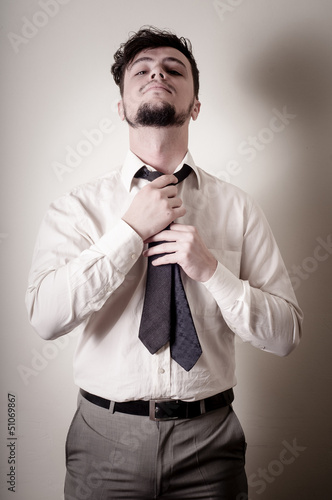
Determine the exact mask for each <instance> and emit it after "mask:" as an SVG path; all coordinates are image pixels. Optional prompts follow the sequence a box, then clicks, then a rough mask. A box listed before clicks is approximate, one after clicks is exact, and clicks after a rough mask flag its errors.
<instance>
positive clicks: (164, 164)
mask: <svg viewBox="0 0 332 500" xmlns="http://www.w3.org/2000/svg"><path fill="white" fill-rule="evenodd" d="M129 144H130V149H131V151H132V152H133V153H134V154H135V155H136V156H138V157H139V158H140V159H141V160H142V161H143V162H144V163H146V164H147V165H150V166H151V167H153V168H155V169H156V170H158V171H159V172H162V173H163V174H171V173H173V172H174V170H175V169H176V167H177V166H178V165H179V164H180V163H181V161H182V160H183V158H184V156H185V155H186V153H187V151H188V126H187V127H185V126H183V127H161V128H154V127H138V128H132V127H129Z"/></svg>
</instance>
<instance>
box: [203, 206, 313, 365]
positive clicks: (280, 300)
mask: <svg viewBox="0 0 332 500" xmlns="http://www.w3.org/2000/svg"><path fill="white" fill-rule="evenodd" d="M203 285H205V287H206V288H207V290H209V292H210V293H211V294H212V295H213V297H214V299H215V300H216V302H217V304H218V306H219V307H220V310H221V312H222V315H223V318H224V319H225V321H226V323H227V325H228V326H229V328H230V329H231V330H232V331H233V332H234V333H235V334H237V335H238V336H239V337H240V338H241V339H242V340H243V341H244V342H249V343H250V344H252V345H253V346H254V347H257V348H259V349H263V350H266V351H267V352H270V353H273V354H276V355H279V356H286V355H287V354H289V353H290V352H291V351H292V350H293V349H294V348H295V347H296V346H297V345H298V343H299V341H300V338H301V324H302V320H303V314H302V311H301V309H300V308H299V306H298V303H297V300H296V297H295V294H294V291H293V288H292V285H291V282H290V279H289V276H288V273H287V270H286V268H285V265H284V262H283V260H282V257H281V255H280V252H279V249H278V247H277V244H276V242H275V239H274V237H273V234H272V232H271V229H270V227H269V225H268V223H267V221H266V219H265V216H264V214H263V213H262V211H261V210H260V208H259V207H258V206H257V205H256V204H254V203H253V204H252V207H251V210H250V213H249V216H248V221H247V224H246V228H245V232H244V236H243V244H242V256H241V270H240V276H239V277H237V276H235V275H234V274H233V273H232V272H231V271H230V270H229V269H227V268H226V267H225V266H224V265H223V263H222V262H218V265H217V268H216V271H215V273H214V274H213V276H212V277H211V278H210V279H209V280H208V281H206V282H205V283H203Z"/></svg>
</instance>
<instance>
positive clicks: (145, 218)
mask: <svg viewBox="0 0 332 500" xmlns="http://www.w3.org/2000/svg"><path fill="white" fill-rule="evenodd" d="M112 73H113V76H114V79H115V82H116V83H117V84H118V85H119V87H120V93H121V100H120V103H119V114H120V117H121V118H122V120H126V121H127V122H128V125H129V139H130V151H129V152H128V155H127V157H126V159H125V162H124V165H123V167H122V169H121V170H113V171H111V172H110V173H108V174H107V175H105V176H103V177H101V178H98V179H96V180H94V181H92V182H90V183H88V184H85V185H83V186H80V187H78V188H76V189H74V190H73V191H72V192H71V193H69V194H66V195H64V196H62V197H61V198H60V199H59V200H57V201H56V202H55V203H53V204H52V205H51V207H50V209H49V211H48V212H47V214H46V216H45V219H44V221H43V224H42V227H41V229H40V232H39V237H38V240H37V244H36V249H35V254H34V260H33V265H32V270H31V273H30V278H29V280H30V285H29V289H28V291H27V307H28V310H29V314H30V320H31V322H32V325H33V326H34V327H35V329H36V330H37V332H38V333H39V334H40V335H41V336H42V337H43V338H45V339H55V338H56V337H58V336H60V335H64V334H66V333H68V332H70V331H72V330H73V329H74V328H79V329H80V330H81V333H80V337H79V341H78V346H77V351H76V355H75V361H74V371H75V382H76V384H77V385H78V386H79V387H80V389H81V391H80V397H79V405H78V409H77V412H76V414H75V417H74V419H73V422H72V425H71V427H70V430H69V433H68V438H67V444H66V460H67V476H66V484H65V498H66V500H70V499H76V500H77V499H87V498H91V499H101V498H103V499H116V500H119V499H124V498H126V499H136V498H137V499H138V498H140V499H145V500H147V499H152V498H153V499H156V498H158V499H164V500H166V499H169V500H171V499H177V500H178V499H190V500H194V499H214V500H215V499H223V500H244V499H247V481H246V475H245V470H244V462H245V447H246V443H245V439H244V435H243V431H242V429H241V426H240V424H239V422H238V420H237V417H236V416H235V414H234V411H233V409H232V406H231V402H232V400H233V392H232V388H233V387H234V385H235V384H236V379H235V375H234V368H235V367H234V337H235V335H238V336H239V337H240V338H241V339H242V340H243V341H245V342H250V343H251V344H252V345H253V346H255V347H257V348H259V349H262V350H266V351H268V352H271V353H275V354H277V355H280V356H284V355H287V354H288V353H289V352H291V351H292V349H293V348H294V347H295V346H296V345H297V344H298V342H299V339H300V335H301V321H302V313H301V310H300V309H299V307H298V305H297V302H296V298H295V296H294V293H293V291H292V288H291V285H290V281H289V278H288V276H287V272H286V269H285V266H284V264H283V261H282V259H281V257H280V254H279V251H278V248H277V246H276V243H275V241H274V239H273V236H272V234H271V231H270V229H269V226H268V224H267V222H266V220H265V218H264V216H263V215H262V213H261V211H260V209H259V208H258V207H257V205H256V204H255V203H254V202H253V201H252V200H251V199H250V198H249V196H247V195H246V194H245V193H243V192H242V191H241V190H239V189H238V188H236V187H234V186H232V185H230V184H227V183H225V182H222V181H221V180H219V179H217V178H215V177H213V176H212V175H210V174H207V173H206V172H204V170H202V169H200V168H199V167H197V166H196V165H195V163H194V160H193V158H192V157H191V155H190V153H189V152H188V127H189V122H190V120H191V119H193V120H196V119H197V117H198V115H199V111H200V102H199V100H198V91H199V81H198V70H197V66H196V62H195V60H194V58H193V55H192V52H191V45H190V42H189V41H186V40H185V39H183V38H181V39H179V38H178V37H177V36H175V35H173V34H171V33H168V32H162V31H159V30H157V29H155V28H145V29H142V30H140V31H139V32H138V33H136V34H134V35H133V36H132V37H131V38H130V39H129V40H128V41H127V43H126V44H123V45H121V47H120V49H119V50H118V51H117V53H116V54H115V63H114V64H113V66H112ZM207 154H208V152H207ZM159 174H163V175H159ZM150 244H151V245H150ZM148 260H149V265H148ZM147 269H148V270H147ZM168 270H171V271H170V273H171V274H170V275H169V276H168V277H167V278H165V276H166V274H164V272H166V273H167V272H168ZM179 270H181V271H180V272H179ZM154 273H159V274H154ZM172 273H173V274H172ZM156 276H157V277H156ZM172 279H173V280H174V281H172V282H171V280H172ZM181 283H182V284H181ZM172 287H173V288H172ZM151 301H152V302H153V301H154V304H151ZM164 303H167V304H166V307H167V308H168V309H167V310H166V312H165V311H164ZM169 316H170V318H169ZM146 317H148V321H150V326H149V327H146V324H145V321H146ZM151 325H152V326H151ZM169 325H171V326H169ZM164 330H165V332H166V340H165V338H163V339H161V340H160V337H162V336H163V335H164ZM147 331H148V333H146V332H147ZM146 335H147V336H146Z"/></svg>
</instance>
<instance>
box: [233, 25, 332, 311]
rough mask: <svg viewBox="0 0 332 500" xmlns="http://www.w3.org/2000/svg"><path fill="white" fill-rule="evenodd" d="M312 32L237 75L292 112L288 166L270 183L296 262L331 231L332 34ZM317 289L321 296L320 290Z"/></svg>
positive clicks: (288, 38)
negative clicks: (273, 184)
mask: <svg viewBox="0 0 332 500" xmlns="http://www.w3.org/2000/svg"><path fill="white" fill-rule="evenodd" d="M315 29H316V31H315V32H313V29H312V30H310V29H308V26H307V25H305V26H302V28H301V27H300V28H297V29H296V30H292V32H289V33H288V34H287V33H285V32H283V33H282V36H281V34H280V38H279V39H278V40H275V43H274V45H273V46H271V45H270V46H267V47H266V48H265V50H264V51H262V52H261V53H260V56H259V59H256V60H248V61H247V63H246V64H245V65H243V66H242V68H241V70H240V73H239V75H238V78H239V80H240V81H241V82H243V86H245V88H246V89H247V90H248V91H249V92H252V93H254V94H256V95H258V96H259V99H260V100H266V101H267V102H268V103H269V105H270V103H271V108H272V107H274V106H276V105H279V106H286V107H287V110H288V111H289V112H290V113H295V114H296V118H295V119H294V121H292V127H291V130H288V131H287V134H288V136H287V138H286V140H285V143H284V144H283V146H282V147H285V146H286V151H284V153H285V154H284V157H285V158H286V159H287V160H286V161H287V165H286V168H285V165H280V171H279V170H278V172H277V173H276V176H277V178H276V179H275V180H276V182H277V183H278V182H280V186H279V192H280V193H282V194H283V199H281V200H280V199H278V200H277V201H276V202H277V203H278V206H277V210H276V213H278V222H277V226H278V224H279V225H280V227H281V230H282V232H283V234H284V237H286V238H287V239H286V241H287V244H289V245H292V247H293V248H296V251H297V256H296V258H298V259H300V262H301V261H302V259H305V258H307V257H309V255H310V253H309V252H310V251H311V252H312V251H313V250H314V248H315V246H317V242H316V238H317V237H318V238H322V239H324V240H326V238H327V236H328V234H330V233H331V229H332V228H331V210H332V206H331V199H332V196H331V187H332V92H331V89H332V58H331V45H332V35H331V34H327V33H326V32H323V31H322V33H319V32H317V27H316V28H315ZM282 157H283V156H282ZM274 168H276V167H275V166H274ZM277 168H279V166H277ZM277 189H278V188H277ZM267 196H268V195H267ZM285 221H288V222H287V224H286V225H285ZM287 225H288V227H287ZM300 262H298V264H300ZM294 264H296V262H294ZM299 279H300V277H299ZM312 281H314V280H312ZM316 291H317V294H318V296H320V295H321V292H322V289H317V290H312V291H311V292H312V294H314V293H316ZM302 292H303V290H302V289H301V294H302ZM326 306H327V304H326Z"/></svg>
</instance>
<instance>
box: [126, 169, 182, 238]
mask: <svg viewBox="0 0 332 500" xmlns="http://www.w3.org/2000/svg"><path fill="white" fill-rule="evenodd" d="M177 182H178V179H177V178H176V177H175V175H173V174H170V175H162V176H160V177H157V179H155V180H154V181H152V182H149V184H147V185H146V186H144V187H143V188H142V189H141V190H140V191H139V192H138V193H137V195H136V196H135V197H134V199H133V201H132V202H131V205H130V207H129V208H128V210H127V212H126V213H125V214H124V216H123V217H122V219H123V220H124V221H125V222H127V224H129V225H130V226H131V227H132V228H133V229H134V230H135V231H136V232H137V233H138V234H139V235H140V236H141V238H142V239H143V240H146V239H147V238H149V237H150V236H153V235H154V234H156V233H159V231H162V230H163V229H165V227H167V226H168V225H169V224H170V223H171V222H173V221H174V220H175V219H177V218H178V217H182V216H183V215H184V214H185V213H186V209H185V208H184V207H183V206H182V200H181V199H180V198H178V197H177V193H178V188H177V187H176V186H174V185H172V184H176V183H177Z"/></svg>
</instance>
